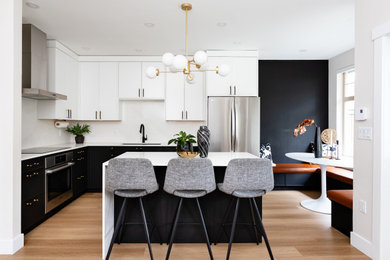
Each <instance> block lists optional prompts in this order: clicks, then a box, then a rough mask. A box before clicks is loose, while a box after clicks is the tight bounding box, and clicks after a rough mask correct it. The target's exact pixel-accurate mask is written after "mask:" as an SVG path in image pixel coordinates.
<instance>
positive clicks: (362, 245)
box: [351, 232, 372, 258]
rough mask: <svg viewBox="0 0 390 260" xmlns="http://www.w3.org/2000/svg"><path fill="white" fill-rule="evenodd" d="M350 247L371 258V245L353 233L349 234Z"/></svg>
mask: <svg viewBox="0 0 390 260" xmlns="http://www.w3.org/2000/svg"><path fill="white" fill-rule="evenodd" d="M351 245H353V246H354V247H356V248H357V249H358V250H359V251H361V252H362V253H364V254H365V255H367V256H368V257H370V258H372V243H371V241H368V240H367V239H365V238H364V237H362V236H360V235H359V234H357V233H355V232H351Z"/></svg>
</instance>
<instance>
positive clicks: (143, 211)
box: [138, 197, 153, 260]
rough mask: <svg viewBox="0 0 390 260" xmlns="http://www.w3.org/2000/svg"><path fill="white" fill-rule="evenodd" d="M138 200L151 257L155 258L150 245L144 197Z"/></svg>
mask: <svg viewBox="0 0 390 260" xmlns="http://www.w3.org/2000/svg"><path fill="white" fill-rule="evenodd" d="M138 200H139V206H140V208H141V213H142V219H143V221H144V227H145V235H146V239H147V240H148V247H149V254H150V259H152V260H153V252H152V246H151V245H150V237H149V230H148V224H147V222H146V216H145V210H144V205H143V203H142V197H139V198H138Z"/></svg>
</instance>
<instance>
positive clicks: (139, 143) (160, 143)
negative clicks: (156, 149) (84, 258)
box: [122, 143, 161, 145]
mask: <svg viewBox="0 0 390 260" xmlns="http://www.w3.org/2000/svg"><path fill="white" fill-rule="evenodd" d="M122 144H123V145H161V143H122Z"/></svg>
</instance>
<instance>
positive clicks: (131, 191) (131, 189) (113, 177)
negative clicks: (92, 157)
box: [106, 158, 158, 259]
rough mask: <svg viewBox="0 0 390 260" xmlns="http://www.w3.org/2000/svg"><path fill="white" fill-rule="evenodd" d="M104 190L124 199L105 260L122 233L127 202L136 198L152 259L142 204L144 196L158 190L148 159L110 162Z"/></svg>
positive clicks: (120, 159)
mask: <svg viewBox="0 0 390 260" xmlns="http://www.w3.org/2000/svg"><path fill="white" fill-rule="evenodd" d="M106 190H108V191H111V192H113V193H114V194H115V195H117V196H119V197H122V198H124V200H123V203H122V206H121V210H120V212H119V215H118V218H117V221H116V223H117V224H116V226H115V230H114V234H113V236H112V239H111V243H110V247H109V249H108V253H107V256H106V259H109V258H110V254H111V250H112V247H113V245H114V242H115V240H116V238H117V236H118V233H122V229H123V226H124V221H125V212H126V208H127V200H128V199H133V198H137V199H138V201H139V206H140V210H141V216H142V220H143V224H144V227H145V234H146V239H147V241H148V247H149V253H150V258H151V259H153V253H152V247H151V245H150V237H149V230H148V224H147V221H146V216H145V210H144V206H143V202H142V198H143V197H144V196H146V195H148V194H151V193H153V192H155V191H157V190H158V183H157V180H156V175H155V173H154V169H153V165H152V163H151V162H150V161H149V160H148V159H130V158H117V159H112V160H110V161H109V163H108V167H107V171H106Z"/></svg>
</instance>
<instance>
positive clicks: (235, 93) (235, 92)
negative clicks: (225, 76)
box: [234, 86, 237, 95]
mask: <svg viewBox="0 0 390 260" xmlns="http://www.w3.org/2000/svg"><path fill="white" fill-rule="evenodd" d="M234 95H237V91H236V86H234Z"/></svg>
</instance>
